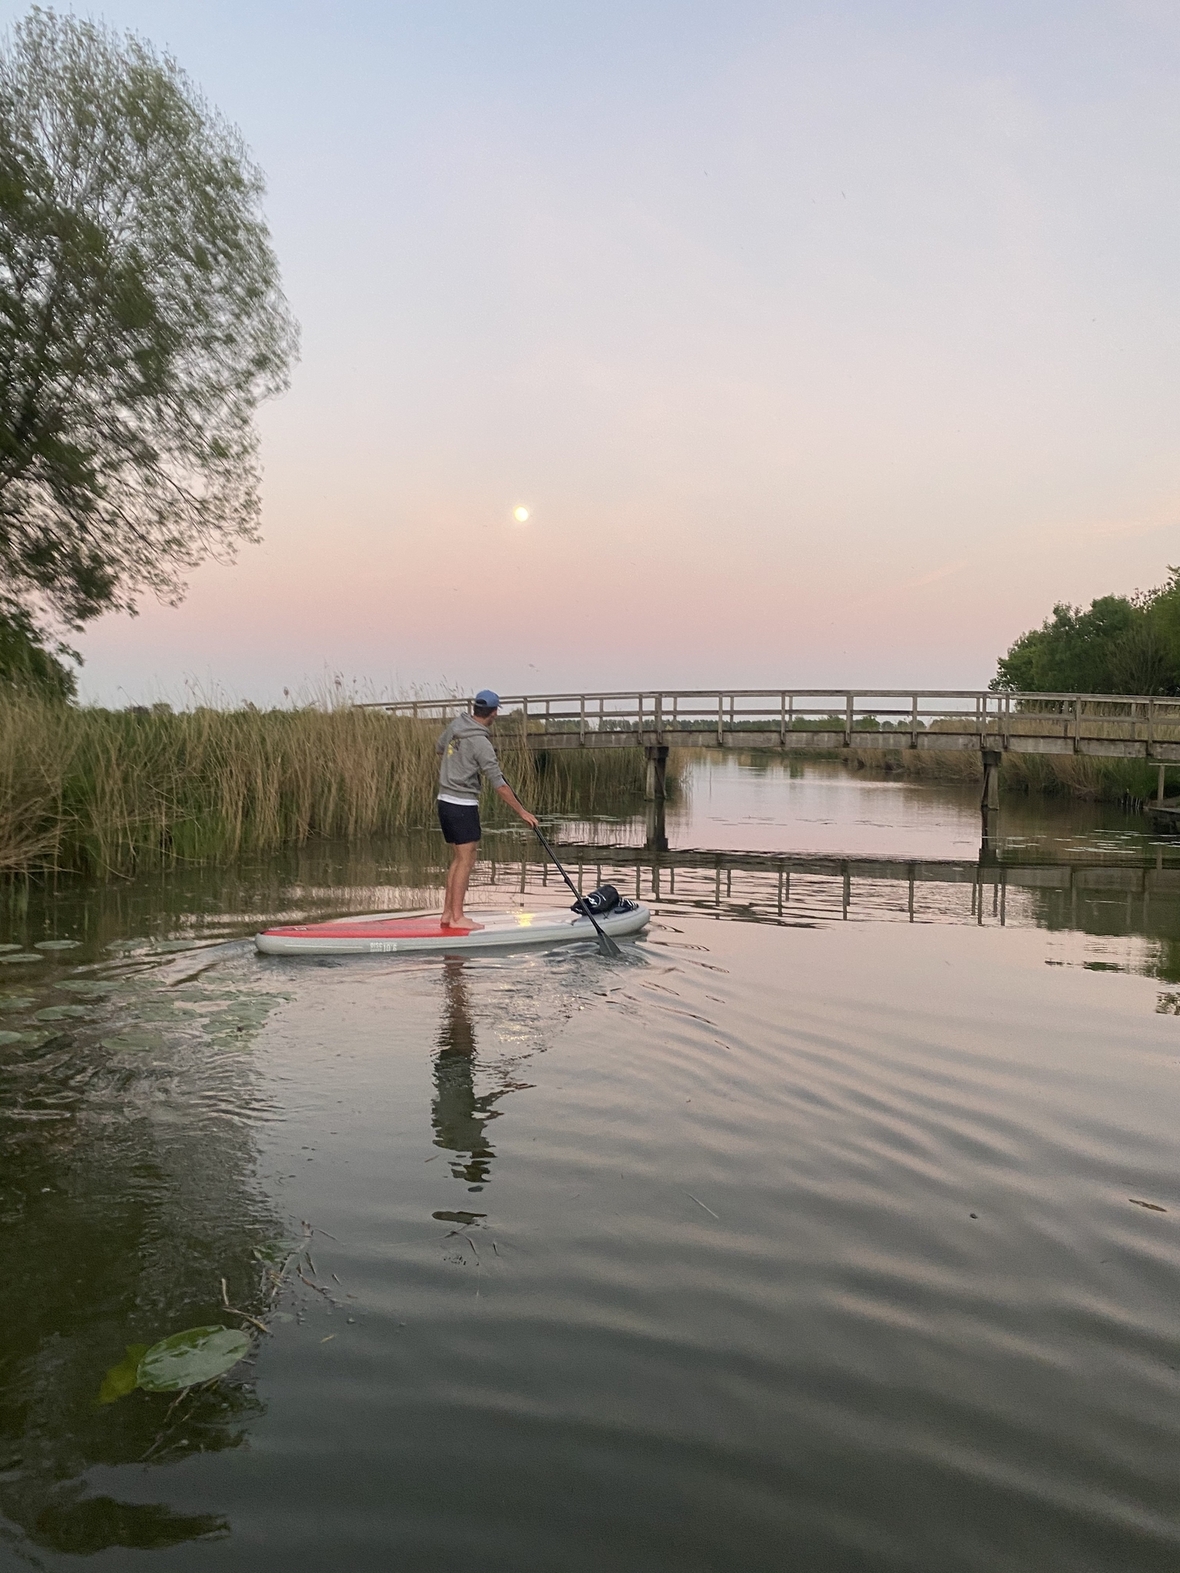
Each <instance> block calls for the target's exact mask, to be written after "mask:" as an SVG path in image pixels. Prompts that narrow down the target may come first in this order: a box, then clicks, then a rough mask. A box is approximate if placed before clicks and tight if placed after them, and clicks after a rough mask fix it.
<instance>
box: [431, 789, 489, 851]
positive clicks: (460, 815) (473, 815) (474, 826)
mask: <svg viewBox="0 0 1180 1573" xmlns="http://www.w3.org/2000/svg"><path fill="white" fill-rule="evenodd" d="M438 822H439V824H440V825H441V826H442V833H443V840H444V841H448V842H450V844H451V846H453V847H465V846H468V845H470V843H471V842H472V841H478V840H479V806H478V804H476V803H444V802H443V801H442V799H441V798H440V799H439V802H438Z"/></svg>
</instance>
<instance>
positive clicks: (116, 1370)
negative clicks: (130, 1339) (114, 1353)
mask: <svg viewBox="0 0 1180 1573" xmlns="http://www.w3.org/2000/svg"><path fill="white" fill-rule="evenodd" d="M148 1348H149V1345H147V1344H128V1345H127V1353H126V1354H125V1355H124V1356H123V1358H122V1360H120V1361H119V1363H118V1365H113V1366H112V1367H111V1368H110V1370H109V1371H108V1372H107V1374H106V1375H105V1376H104V1377H103V1379H102V1386H101V1387H100V1388H99V1390H98V1401H99V1403H100V1404H113V1403H114V1402H115V1400H116V1399H117V1398H125V1397H126V1396H127V1394H128V1393H131V1392H134V1390H135V1389H136V1388H137V1387H138V1386H139V1362H140V1361H141V1360H142V1359H143V1357H144V1355H145V1354H147V1352H148Z"/></svg>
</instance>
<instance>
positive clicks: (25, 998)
mask: <svg viewBox="0 0 1180 1573" xmlns="http://www.w3.org/2000/svg"><path fill="white" fill-rule="evenodd" d="M36 1003H37V1001H36V1000H35V999H34V998H33V996H32V995H31V994H10V995H9V996H8V997H7V999H0V1010H31V1009H32V1007H33V1006H34V1005H35V1004H36Z"/></svg>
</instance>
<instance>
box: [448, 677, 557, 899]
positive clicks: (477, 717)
mask: <svg viewBox="0 0 1180 1573" xmlns="http://www.w3.org/2000/svg"><path fill="white" fill-rule="evenodd" d="M499 708H500V696H499V694H494V693H493V692H492V690H491V689H490V688H481V689H480V691H479V693H478V694H476V696H475V710H474V714H472V715H460V716H456V717H455V719H454V720H453V721H452V722H451V724H450V726H448V727H447V729H446V731H445V732H444V733H443V734H442V736H441V737H440V738H439V740H438V742H437V743H436V744H435V745H434V747H435V752H436V753H437V754H439V755H440V756H441V763H440V764H439V767H438V822H439V824H440V825H441V826H442V833H443V836H444V838H445V839H446V841H447V843H448V844H449V846H450V848H451V866H450V868H449V869H448V870H447V890H446V898H445V900H444V901H443V914H442V926H443V928H456V929H479V928H482V927H483V924H482V923H476V922H474V921H473V919H471V918H469V917H466V916H465V915H464V912H463V903H464V902H465V901H466V899H467V885H468V882H469V880H470V879H471V870H472V869H473V868H474V867H475V859H476V857H477V856H478V855H479V837H480V828H479V783H480V778H481V777H482V778H483V779H484V780H485V781H486V782H487V783H488V785H489V786H492V787H494V788H495V789H496V792H497V793H498V795H499V796H500V797H502V798H503V799H504V801H505V803H507V804H508V807H509V808H510V809H512V810H513V811H514V812H515V813H517V814H519V815H520V817H521V819H523V820H524V822H525V824H526V825H528V826H530V828H534V829H535V828H536V824H537V817H536V815H535V814H530V813H529V811H528V809H527V808H525V807H524V806H523V804H522V803H521V802H520V801H519V799H518V798H517V796H516V793H515V792H514V791H513V790H512V788H511V787H510V786H509V785H508V783H507V781H505V779H504V772H503V771H502V770H501V769H500V761H499V760H498V759H497V758H496V750H495V748H494V747H493V746H492V740H491V738H490V737H489V736H488V728H489V727H490V726H491V724H492V722H493V721H494V720H495V718H496V711H497V710H498V709H499Z"/></svg>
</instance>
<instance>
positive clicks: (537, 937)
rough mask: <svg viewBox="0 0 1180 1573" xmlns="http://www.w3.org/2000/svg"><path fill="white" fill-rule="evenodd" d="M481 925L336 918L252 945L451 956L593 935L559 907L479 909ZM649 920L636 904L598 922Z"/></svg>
mask: <svg viewBox="0 0 1180 1573" xmlns="http://www.w3.org/2000/svg"><path fill="white" fill-rule="evenodd" d="M479 921H480V923H482V924H483V927H482V928H478V929H472V930H470V931H468V930H465V929H444V928H443V927H442V925H441V923H440V922H439V920H438V918H437V917H433V916H432V917H420V918H405V917H397V916H394V915H392V914H379V915H378V916H376V917H369V918H338V919H336V920H335V921H334V922H331V923H296V924H291V925H288V926H287V927H285V928H273V929H266V930H265V931H264V932H263V933H261V934H256V935H255V936H254V944H255V945H256V947H257V948H258V949H259V950H260V951H261V952H262V953H263V955H266V956H380V955H390V954H394V953H396V954H397V955H399V956H400V955H402V954H403V953H407V954H414V953H421V952H423V951H439V952H445V953H446V954H447V955H455V954H457V953H459V952H462V951H469V950H508V949H513V950H515V949H517V948H518V947H519V946H521V945H567V944H570V943H572V942H574V941H577V940H583V941H585V940H589V941H591V942H592V943H593V942H594V941H595V939H596V936H595V933H594V925H593V924H592V923H591V922H590V919H589V918H587V917H583V916H581V914H579V913H576V912H569V911H565V910H563V909H561V908H553V907H550V908H547V909H545V910H543V911H539V912H481V913H480V914H479ZM650 921H651V912H650V911H649V909H648V908H647V907H645V906H643V905H642V904H641V903H639V902H628V903H626V907H625V909H624V910H616V911H614V912H608V913H607V914H606V916H605V917H600V918H599V919H598V922H599V924H600V926H601V927H602V929H603V931H604V933H607V934H609V935H610V936H611V938H612V939H619V938H622V937H624V936H626V935H628V934H638V933H639V931H640V929H642V928H645V927H646V926H647V924H648V923H650Z"/></svg>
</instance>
